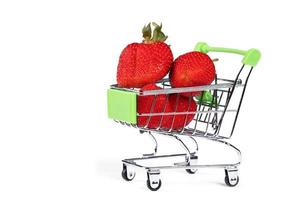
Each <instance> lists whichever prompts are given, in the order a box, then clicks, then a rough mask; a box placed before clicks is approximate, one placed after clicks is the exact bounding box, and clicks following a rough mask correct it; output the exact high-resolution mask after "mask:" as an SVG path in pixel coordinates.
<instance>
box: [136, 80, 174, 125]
mask: <svg viewBox="0 0 300 200" xmlns="http://www.w3.org/2000/svg"><path fill="white" fill-rule="evenodd" d="M159 89H161V88H160V87H158V86H156V85H155V84H148V85H145V86H144V87H142V89H141V90H142V91H146V90H159ZM154 100H155V104H154V107H153V110H152V111H151V107H152V103H153V102H154ZM164 108H165V112H170V105H169V102H167V95H165V94H161V95H157V96H156V98H155V95H147V96H138V107H137V109H138V113H139V114H149V113H150V112H151V113H162V112H164ZM161 119H162V123H161V127H166V126H167V124H168V123H169V121H170V120H171V117H170V116H162V115H159V116H151V118H150V121H149V123H148V120H149V116H144V117H142V116H139V117H138V126H139V127H143V126H146V125H148V126H147V128H157V127H159V125H160V121H161Z"/></svg>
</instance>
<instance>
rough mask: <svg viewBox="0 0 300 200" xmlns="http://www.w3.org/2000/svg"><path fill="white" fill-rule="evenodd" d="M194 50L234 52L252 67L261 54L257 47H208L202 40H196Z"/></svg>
mask: <svg viewBox="0 0 300 200" xmlns="http://www.w3.org/2000/svg"><path fill="white" fill-rule="evenodd" d="M194 50H195V51H200V52H202V53H208V52H225V53H235V54H239V55H242V56H244V58H243V60H242V63H243V64H245V65H251V66H252V67H254V66H256V65H257V63H258V61H259V59H260V57H261V54H260V51H259V50H258V49H249V50H248V51H244V50H238V49H230V48H222V47H210V46H208V45H207V44H206V43H204V42H198V43H197V45H196V46H195V49H194Z"/></svg>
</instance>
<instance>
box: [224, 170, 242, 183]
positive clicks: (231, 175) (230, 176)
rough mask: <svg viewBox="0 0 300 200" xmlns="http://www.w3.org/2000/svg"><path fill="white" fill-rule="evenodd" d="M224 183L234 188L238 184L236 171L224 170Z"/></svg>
mask: <svg viewBox="0 0 300 200" xmlns="http://www.w3.org/2000/svg"><path fill="white" fill-rule="evenodd" d="M225 183H226V185H227V186H230V187H234V186H236V185H237V184H238V183H239V176H238V175H237V170H233V171H230V170H225Z"/></svg>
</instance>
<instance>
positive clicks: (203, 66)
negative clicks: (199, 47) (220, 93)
mask: <svg viewBox="0 0 300 200" xmlns="http://www.w3.org/2000/svg"><path fill="white" fill-rule="evenodd" d="M215 74H216V70H215V66H214V63H213V61H212V60H211V59H210V57H209V56H208V55H207V54H205V53H201V52H196V51H193V52H189V53H186V54H183V55H181V56H179V57H178V58H176V59H175V61H174V63H173V66H172V68H171V72H170V82H171V85H172V87H191V86H201V85H209V84H210V83H211V82H212V81H213V80H214V78H215ZM184 95H185V96H189V95H188V93H185V94H184ZM192 95H199V92H194V93H192Z"/></svg>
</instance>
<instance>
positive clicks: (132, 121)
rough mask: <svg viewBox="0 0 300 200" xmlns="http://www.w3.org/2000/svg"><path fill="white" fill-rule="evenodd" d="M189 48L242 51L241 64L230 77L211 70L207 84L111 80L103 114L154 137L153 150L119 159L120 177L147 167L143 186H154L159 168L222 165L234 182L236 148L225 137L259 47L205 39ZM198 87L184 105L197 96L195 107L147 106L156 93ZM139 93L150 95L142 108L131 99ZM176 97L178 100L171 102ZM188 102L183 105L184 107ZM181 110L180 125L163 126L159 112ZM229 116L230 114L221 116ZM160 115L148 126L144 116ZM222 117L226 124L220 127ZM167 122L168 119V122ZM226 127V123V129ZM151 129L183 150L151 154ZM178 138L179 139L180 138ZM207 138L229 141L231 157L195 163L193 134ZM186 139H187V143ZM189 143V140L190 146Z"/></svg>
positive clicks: (157, 184)
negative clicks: (143, 84)
mask: <svg viewBox="0 0 300 200" xmlns="http://www.w3.org/2000/svg"><path fill="white" fill-rule="evenodd" d="M195 51H200V52H203V53H209V52H224V53H234V54H240V55H242V56H243V60H242V67H241V68H240V69H239V71H238V73H237V74H235V75H234V76H233V78H232V79H226V78H220V77H219V76H217V75H215V80H214V81H213V83H212V84H211V85H202V86H194V87H183V88H171V86H170V82H169V80H168V79H163V80H160V81H159V82H157V85H158V86H160V87H161V88H162V89H157V90H147V91H142V90H140V89H137V88H121V87H118V86H117V85H111V86H110V89H108V93H107V96H108V115H109V118H112V119H114V121H116V122H118V123H120V124H122V125H125V126H128V127H132V128H136V129H138V130H139V132H140V133H144V134H148V135H149V136H150V138H152V140H153V142H154V144H155V145H154V151H153V153H150V154H143V156H142V157H138V158H129V159H124V160H122V163H123V170H122V177H123V178H124V179H125V180H126V181H131V180H133V178H134V177H135V168H136V167H138V168H144V169H145V170H146V172H147V181H146V183H147V187H148V188H149V189H150V190H152V191H156V190H158V189H159V188H160V187H161V183H162V182H161V179H160V172H161V170H166V169H185V170H186V171H187V173H190V174H194V173H195V172H196V171H197V169H198V168H205V167H209V168H221V169H224V171H225V183H226V185H228V186H236V185H237V184H238V182H239V176H238V166H239V165H240V163H241V152H240V150H239V149H238V148H237V147H235V146H234V145H232V144H230V143H229V142H228V140H229V139H230V138H231V136H232V134H233V131H234V128H235V125H236V122H237V118H238V115H239V111H240V108H241V103H242V100H243V97H244V94H245V90H246V86H247V83H248V79H249V77H250V74H251V72H252V70H253V67H254V66H256V64H257V63H258V61H259V59H260V52H259V51H258V50H257V49H250V50H248V51H243V50H237V49H229V48H220V47H210V46H208V45H207V44H206V43H198V44H197V45H196V47H195ZM195 92H199V94H201V95H199V96H197V97H195V96H192V95H190V96H189V97H187V98H189V106H190V103H191V101H196V102H197V109H196V111H195V110H193V111H190V110H189V109H187V110H186V111H180V112H179V111H177V110H176V107H177V106H175V110H173V111H172V112H169V111H168V112H167V111H166V110H165V108H163V109H162V110H161V112H153V108H154V107H155V103H156V100H157V98H156V97H158V96H159V95H166V101H167V99H168V98H169V96H170V95H176V96H177V99H178V98H179V96H180V95H182V94H183V93H185V94H187V93H195ZM142 96H151V97H154V98H152V99H153V101H152V105H151V108H150V109H149V110H150V111H149V112H147V113H138V109H137V105H138V102H137V101H138V98H139V97H142ZM176 103H178V101H177V102H176ZM189 106H188V107H189ZM177 115H178V116H185V118H182V119H184V126H183V127H182V128H181V129H175V128H173V127H172V126H170V127H163V126H162V121H163V120H164V119H163V118H164V117H165V118H166V117H167V116H168V120H173V122H174V118H175V117H176V116H177ZM189 115H193V116H194V117H193V120H192V121H191V122H190V123H188V120H187V118H188V116H189ZM227 116H230V117H227ZM139 117H144V118H145V117H146V118H147V120H146V124H143V125H142V126H140V125H138V118H139ZM154 117H156V118H157V117H160V118H161V119H160V120H159V122H160V123H159V124H158V125H157V126H156V127H152V128H151V127H150V126H148V125H149V122H150V121H151V118H154ZM225 123H226V126H225V127H227V130H226V131H225V130H223V128H224V124H225ZM172 125H173V123H172ZM228 127H229V129H228ZM156 134H160V135H164V136H167V137H170V138H173V139H175V141H178V142H179V143H180V144H181V146H182V147H183V149H184V150H185V152H184V153H178V154H167V155H157V148H158V142H157V139H156V137H155V136H156ZM183 138H184V140H183ZM201 138H203V139H208V140H210V141H213V142H216V143H218V144H220V145H225V146H226V147H229V148H230V149H231V150H232V151H233V152H234V153H236V154H237V161H235V162H232V163H218V164H197V163H198V162H197V161H198V159H199V160H200V158H198V154H197V153H198V142H197V140H198V139H201ZM186 140H190V143H189V145H188V144H187V142H186ZM190 144H194V145H193V149H194V150H193V151H192V148H191V145H190ZM165 158H177V159H179V158H180V159H182V158H183V160H181V162H176V163H172V164H167V165H155V166H153V165H152V166H151V165H148V164H147V165H146V164H144V163H145V162H151V161H153V160H159V159H165Z"/></svg>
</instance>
